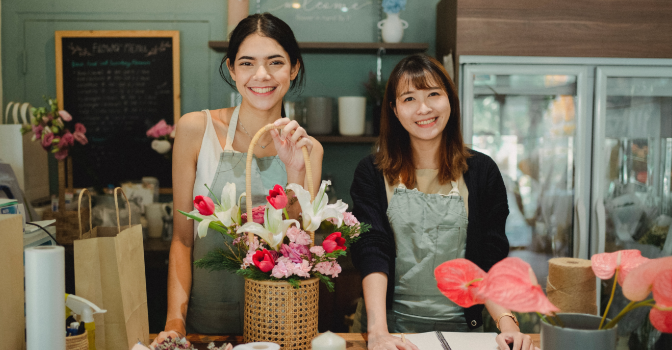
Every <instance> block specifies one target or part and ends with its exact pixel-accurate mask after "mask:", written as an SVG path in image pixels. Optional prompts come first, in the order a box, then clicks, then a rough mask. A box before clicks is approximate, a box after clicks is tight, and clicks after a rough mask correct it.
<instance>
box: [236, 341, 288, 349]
mask: <svg viewBox="0 0 672 350" xmlns="http://www.w3.org/2000/svg"><path fill="white" fill-rule="evenodd" d="M233 350H280V345H278V344H276V343H267V342H256V343H247V344H240V345H237V346H236V347H235V348H233Z"/></svg>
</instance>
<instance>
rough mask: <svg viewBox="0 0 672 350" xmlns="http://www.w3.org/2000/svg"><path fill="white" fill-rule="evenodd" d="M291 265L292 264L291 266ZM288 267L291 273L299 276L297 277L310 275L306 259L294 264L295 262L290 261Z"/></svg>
mask: <svg viewBox="0 0 672 350" xmlns="http://www.w3.org/2000/svg"><path fill="white" fill-rule="evenodd" d="M291 265H293V266H291ZM290 268H291V271H292V273H293V274H295V275H297V276H299V277H310V270H311V267H310V263H309V262H308V260H305V259H304V260H302V261H301V263H298V264H295V263H290Z"/></svg>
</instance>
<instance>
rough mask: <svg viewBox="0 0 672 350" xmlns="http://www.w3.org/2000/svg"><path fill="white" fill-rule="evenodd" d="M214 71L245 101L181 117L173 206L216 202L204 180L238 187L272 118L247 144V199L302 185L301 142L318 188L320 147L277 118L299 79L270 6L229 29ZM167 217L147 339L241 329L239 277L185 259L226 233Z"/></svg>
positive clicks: (289, 44) (290, 43) (287, 32)
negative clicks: (160, 309)
mask: <svg viewBox="0 0 672 350" xmlns="http://www.w3.org/2000/svg"><path fill="white" fill-rule="evenodd" d="M219 71H220V75H221V76H222V78H223V79H224V80H225V81H226V82H227V83H228V84H229V85H231V86H232V87H233V88H234V89H236V90H237V91H238V92H239V93H240V94H241V96H242V102H241V104H240V105H239V106H237V107H231V108H222V109H217V110H207V109H206V110H203V111H201V112H192V113H187V114H185V115H184V116H183V117H182V118H180V120H179V122H178V123H177V129H176V130H177V134H176V138H175V148H174V152H173V191H174V192H173V199H174V206H175V210H176V211H177V210H178V209H179V210H182V211H184V212H190V211H192V210H193V208H194V205H193V200H194V198H195V197H196V196H198V195H202V196H210V197H211V198H212V199H213V201H215V198H213V197H212V195H211V194H210V192H209V191H208V189H207V188H206V187H205V186H204V184H207V185H208V187H210V189H211V190H212V193H214V194H216V195H217V196H219V195H220V194H221V193H222V189H223V187H224V185H225V184H226V183H234V184H235V185H236V192H237V193H236V197H238V196H240V195H241V193H242V192H244V191H245V159H246V158H247V153H246V152H247V149H248V147H249V146H250V142H251V140H252V137H254V135H255V134H256V133H257V131H258V130H259V129H261V128H262V127H264V126H265V125H267V124H270V123H273V124H275V125H276V126H278V127H282V129H281V130H271V131H270V132H269V133H266V134H264V135H263V136H262V137H261V138H260V139H259V141H258V143H257V145H256V147H255V149H254V156H255V160H256V162H254V163H253V169H252V170H253V175H252V179H253V180H252V181H253V183H254V186H253V190H252V194H251V195H252V196H253V200H254V202H256V203H261V202H263V201H264V200H265V198H266V196H267V195H268V191H269V190H270V189H272V188H273V186H274V185H276V184H280V185H282V186H284V185H285V184H287V183H297V184H301V185H303V186H304V187H306V185H307V184H306V183H305V181H306V180H305V178H306V167H305V164H304V159H303V153H302V151H301V148H302V147H303V146H306V147H308V151H309V152H310V161H311V164H312V169H313V174H312V176H313V179H314V180H315V183H314V185H315V186H316V187H315V188H317V186H319V183H320V178H321V169H322V155H323V149H322V146H321V145H320V143H319V142H317V141H316V140H315V139H314V138H312V137H308V135H307V134H306V131H305V130H304V129H303V128H302V127H300V126H299V124H298V123H297V122H296V121H290V120H289V119H288V118H282V117H281V116H282V114H283V98H284V97H285V94H287V92H288V91H289V90H293V89H295V88H297V89H299V90H300V88H301V86H302V84H303V81H304V65H303V59H302V58H301V52H300V51H299V45H298V43H297V41H296V39H295V37H294V33H293V32H292V30H291V28H290V27H289V26H288V25H287V24H286V23H285V22H283V21H282V20H280V19H279V18H277V17H275V16H273V15H271V14H268V13H263V14H255V15H251V16H249V17H247V18H245V19H243V20H242V21H241V22H240V23H239V24H238V26H236V28H235V29H234V30H233V32H232V33H231V36H230V38H229V47H228V49H227V52H226V55H225V56H224V58H223V60H222V63H221V65H220V69H219ZM291 132H294V133H293V134H291ZM247 195H248V196H249V195H250V193H248V194H247ZM215 202H216V201H215ZM243 205H244V203H243ZM242 211H243V212H245V208H242ZM174 220H175V222H174V234H173V241H172V243H171V247H170V258H169V265H168V314H167V318H166V326H165V331H164V332H161V334H160V335H159V336H158V337H157V339H156V341H155V342H154V343H153V344H152V345H156V344H157V343H161V342H162V341H163V340H165V339H166V337H168V336H170V337H173V338H176V337H182V336H184V335H185V334H186V333H187V332H188V333H205V334H242V333H243V309H244V302H245V295H244V280H243V278H242V277H241V276H239V275H236V274H234V273H230V272H228V271H208V270H205V269H197V268H193V264H192V263H193V261H194V260H198V259H200V258H202V257H204V256H205V254H207V253H208V252H209V251H211V250H212V249H213V248H214V247H223V246H224V238H223V237H222V235H221V234H219V233H217V232H216V231H214V230H212V229H209V233H208V234H207V235H206V236H205V237H202V238H201V237H197V235H196V232H197V230H196V228H197V227H198V226H197V225H198V222H194V221H193V220H190V221H189V220H187V218H186V217H185V216H182V215H176V216H175V218H174ZM227 239H228V240H230V238H227Z"/></svg>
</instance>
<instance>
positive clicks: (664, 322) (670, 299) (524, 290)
mask: <svg viewBox="0 0 672 350" xmlns="http://www.w3.org/2000/svg"><path fill="white" fill-rule="evenodd" d="M591 263H592V268H593V271H594V272H595V275H596V276H597V277H599V278H601V279H609V278H611V277H612V276H614V275H616V276H615V279H616V281H617V283H618V284H620V285H621V286H622V287H623V293H624V295H625V296H626V297H627V298H628V299H629V300H631V303H630V304H628V306H626V307H625V308H624V309H623V310H622V311H621V312H620V313H619V314H618V316H616V317H614V319H613V320H608V319H606V314H607V312H608V311H609V310H608V309H609V306H607V308H606V309H605V312H604V316H603V317H599V316H595V315H586V314H562V313H560V314H557V313H556V312H558V311H559V309H558V308H557V307H555V306H554V305H553V304H552V303H551V302H550V301H549V300H548V298H546V295H545V294H544V292H543V290H542V289H541V286H540V285H539V283H537V279H536V277H535V275H534V272H533V271H532V268H531V267H530V266H529V264H527V263H526V262H524V261H523V260H521V259H518V258H506V259H504V260H502V261H500V262H498V263H497V264H495V265H494V266H493V267H492V268H491V269H490V271H489V272H487V273H486V272H484V271H483V270H481V269H480V268H479V267H478V266H476V265H475V264H473V263H472V262H470V261H468V260H466V259H456V260H451V261H448V262H445V263H443V264H441V265H439V266H438V267H437V268H436V270H435V271H434V274H435V277H436V279H437V282H438V288H439V290H441V292H442V293H443V294H444V295H445V296H446V297H448V298H449V299H450V300H452V301H453V302H454V303H456V304H457V305H459V306H461V307H470V306H473V305H476V304H483V303H485V301H486V300H491V301H493V302H494V303H496V304H499V305H501V306H503V307H505V308H508V309H510V310H512V311H516V312H537V313H539V314H540V316H541V320H542V322H541V345H542V348H543V349H544V350H554V349H575V348H579V347H581V348H585V349H597V350H599V349H615V348H616V341H617V333H616V332H617V331H616V325H617V324H618V322H619V321H620V320H621V319H622V318H623V316H624V315H625V314H626V313H628V312H629V311H632V310H634V309H637V308H640V307H651V308H652V309H651V313H650V314H649V318H650V320H651V324H652V325H653V326H654V327H655V328H656V329H658V330H659V331H661V332H664V333H672V257H667V258H659V259H653V260H649V259H646V258H644V257H642V256H641V253H640V252H639V251H637V250H625V251H618V252H614V253H603V254H596V255H594V256H593V258H592V259H591ZM615 284H616V283H614V288H615ZM652 291H653V298H651V299H647V297H648V296H649V294H650V293H651V292H652ZM613 296H614V291H613V290H612V293H611V299H610V301H609V305H611V301H612V300H613Z"/></svg>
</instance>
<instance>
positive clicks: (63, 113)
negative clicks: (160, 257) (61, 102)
mask: <svg viewBox="0 0 672 350" xmlns="http://www.w3.org/2000/svg"><path fill="white" fill-rule="evenodd" d="M58 115H60V116H61V118H62V119H63V120H64V121H66V122H69V121H71V120H72V116H71V115H70V113H68V112H67V111H64V110H60V111H58Z"/></svg>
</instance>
